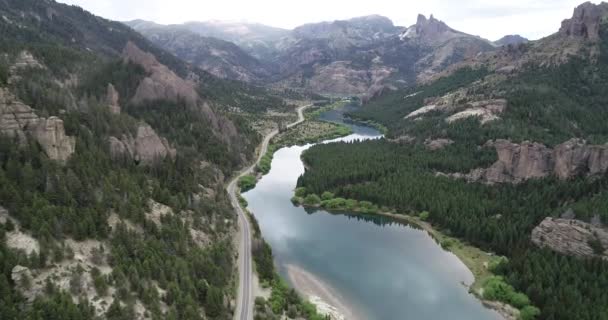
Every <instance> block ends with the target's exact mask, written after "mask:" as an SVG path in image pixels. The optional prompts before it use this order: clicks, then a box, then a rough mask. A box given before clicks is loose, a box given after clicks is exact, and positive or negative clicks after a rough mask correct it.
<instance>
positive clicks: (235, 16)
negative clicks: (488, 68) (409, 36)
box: [59, 0, 597, 40]
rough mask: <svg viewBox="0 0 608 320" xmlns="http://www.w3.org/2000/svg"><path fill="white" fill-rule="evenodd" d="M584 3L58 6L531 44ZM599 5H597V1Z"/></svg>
mask: <svg viewBox="0 0 608 320" xmlns="http://www.w3.org/2000/svg"><path fill="white" fill-rule="evenodd" d="M582 1H583V0H536V1H534V0H533V1H530V0H460V1H453V0H451V1H448V0H423V1H420V0H348V1H347V0H300V1H290V0H213V1H210V0H59V2H64V3H69V4H75V5H78V6H81V7H83V8H84V9H86V10H88V11H91V12H93V13H95V14H97V15H100V16H102V17H104V18H109V19H113V20H121V21H125V20H133V19H144V20H151V21H155V22H158V23H162V24H171V23H181V22H185V21H205V20H233V21H234V20H236V21H247V22H259V23H263V24H267V25H271V26H275V27H282V28H289V29H291V28H294V27H296V26H298V25H301V24H304V23H309V22H319V21H328V20H337V19H347V18H352V17H356V16H363V15H369V14H380V15H383V16H387V17H389V18H390V19H392V20H393V22H395V24H397V25H403V26H409V25H411V24H413V23H415V22H416V17H417V15H418V13H422V14H425V15H426V16H427V17H428V15H430V14H431V13H432V14H434V15H435V17H436V18H438V19H440V20H443V21H445V22H446V23H447V24H448V25H449V26H451V27H452V28H454V29H457V30H460V31H464V32H467V33H470V34H474V35H480V36H482V37H484V38H488V39H491V40H496V39H498V38H500V37H502V36H503V35H506V34H521V35H523V36H525V37H528V38H530V39H538V38H541V37H544V36H547V35H549V34H551V33H553V32H555V31H557V29H559V26H560V23H561V21H562V20H563V19H566V18H569V17H570V16H572V10H573V9H574V7H576V6H577V5H578V4H580V3H582ZM594 2H595V3H597V1H594Z"/></svg>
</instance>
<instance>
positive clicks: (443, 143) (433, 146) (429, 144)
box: [424, 139, 454, 150]
mask: <svg viewBox="0 0 608 320" xmlns="http://www.w3.org/2000/svg"><path fill="white" fill-rule="evenodd" d="M452 143H454V140H450V139H435V140H431V139H426V140H425V141H424V145H425V146H426V148H427V149H429V150H439V149H443V148H445V147H447V146H449V145H451V144H452Z"/></svg>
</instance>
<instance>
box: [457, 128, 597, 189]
mask: <svg viewBox="0 0 608 320" xmlns="http://www.w3.org/2000/svg"><path fill="white" fill-rule="evenodd" d="M486 146H493V147H494V148H496V153H497V155H498V161H496V162H495V163H494V164H493V165H492V166H491V167H489V168H487V169H475V170H473V171H471V172H470V173H468V174H453V175H452V176H453V177H457V178H466V179H467V180H469V181H472V182H477V181H482V182H485V183H489V184H493V183H504V182H510V183H519V182H522V181H525V180H528V179H537V178H544V177H548V176H550V175H555V176H557V177H558V178H560V179H562V180H565V179H569V178H572V177H576V176H580V175H587V176H596V175H601V174H604V173H606V172H607V171H608V144H607V145H588V144H587V143H586V142H585V141H584V140H581V139H571V140H568V141H566V142H564V143H562V144H559V145H557V146H555V148H554V149H550V148H548V147H546V146H544V145H542V144H540V143H533V142H527V141H526V142H523V143H521V144H516V143H512V142H510V141H507V140H496V141H495V142H491V141H490V142H488V143H487V144H486Z"/></svg>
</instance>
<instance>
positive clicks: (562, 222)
mask: <svg viewBox="0 0 608 320" xmlns="http://www.w3.org/2000/svg"><path fill="white" fill-rule="evenodd" d="M532 242H533V243H534V244H536V245H537V246H539V247H548V248H550V249H551V250H554V251H557V252H559V253H563V254H567V255H572V256H576V257H591V256H602V257H603V258H604V259H608V250H606V249H608V230H607V229H606V228H603V227H601V226H595V225H592V224H589V223H586V222H583V221H580V220H575V219H558V218H546V219H545V220H543V221H542V222H541V223H540V224H539V225H538V226H537V227H536V228H534V230H532ZM598 244H599V245H598ZM602 248H603V249H604V251H603V252H602V253H600V252H599V251H601V249H602Z"/></svg>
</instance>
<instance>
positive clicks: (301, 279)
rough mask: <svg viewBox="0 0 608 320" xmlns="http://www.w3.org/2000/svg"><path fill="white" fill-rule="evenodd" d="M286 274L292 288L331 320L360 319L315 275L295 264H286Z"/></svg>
mask: <svg viewBox="0 0 608 320" xmlns="http://www.w3.org/2000/svg"><path fill="white" fill-rule="evenodd" d="M285 268H286V269H287V276H288V278H289V281H290V282H291V284H292V285H293V286H294V288H295V289H296V290H297V291H298V292H299V293H300V294H302V295H304V296H306V298H307V299H308V300H309V301H310V302H311V303H312V304H314V305H315V306H316V307H317V312H318V313H320V314H323V315H327V316H329V317H330V318H331V320H360V318H358V317H357V315H356V313H355V312H354V307H353V306H350V305H349V304H348V302H347V301H346V299H344V298H343V297H341V296H340V295H339V294H338V293H337V292H336V291H335V290H334V289H333V288H332V287H331V286H330V285H328V284H327V283H325V282H323V281H322V280H321V279H319V278H317V277H316V276H315V275H313V274H311V273H310V272H307V271H306V270H304V269H302V268H299V267H297V266H295V265H287V266H286V267H285Z"/></svg>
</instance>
